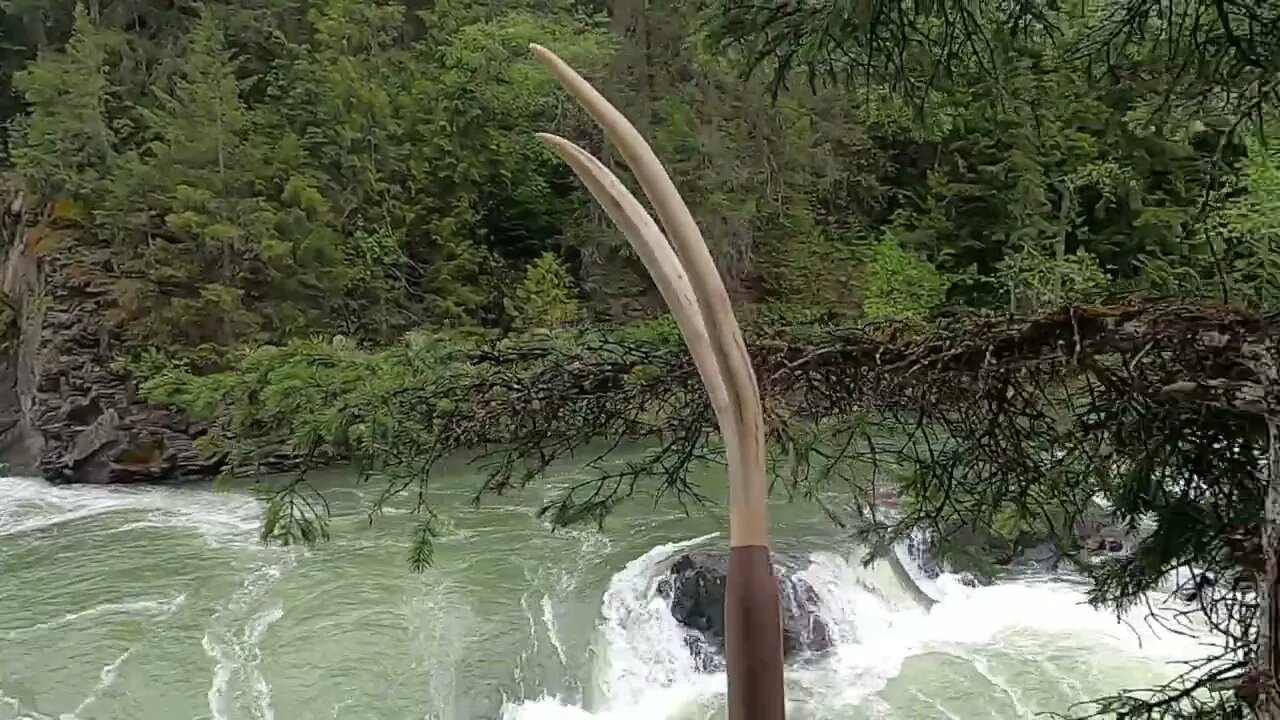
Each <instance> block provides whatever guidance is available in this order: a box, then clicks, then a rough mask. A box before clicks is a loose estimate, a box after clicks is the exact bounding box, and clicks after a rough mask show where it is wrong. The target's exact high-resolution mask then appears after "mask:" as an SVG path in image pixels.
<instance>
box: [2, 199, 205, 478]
mask: <svg viewBox="0 0 1280 720" xmlns="http://www.w3.org/2000/svg"><path fill="white" fill-rule="evenodd" d="M6 195H7V197H6V198H5V202H4V205H3V209H2V210H0V237H2V238H3V240H4V242H5V243H6V247H7V254H6V256H5V264H4V273H3V278H2V279H0V290H3V300H4V308H3V314H4V316H5V317H4V318H3V320H4V322H3V327H2V329H0V344H2V346H0V457H3V459H4V462H5V464H6V465H7V470H6V472H8V473H9V474H23V475H29V474H38V475H41V476H43V477H44V478H46V479H48V480H50V481H52V482H59V483H68V482H82V483H129V482H158V481H170V480H184V479H194V478H206V477H210V476H211V475H213V474H216V473H217V471H218V470H219V469H220V467H221V466H222V463H223V458H222V457H220V456H218V455H210V454H206V453H204V452H201V451H200V450H199V449H198V448H197V446H196V440H197V439H198V438H199V437H200V436H201V435H202V434H203V428H202V427H200V426H199V425H198V424H195V423H193V422H191V421H190V420H189V419H188V418H186V417H184V416H183V415H182V414H181V413H179V412H175V411H171V410H164V409H159V408H154V407H150V406H148V405H147V404H146V403H144V402H142V401H141V400H140V399H139V398H138V396H137V392H136V388H135V387H134V384H133V383H132V382H131V381H130V379H129V378H127V377H126V376H125V375H124V374H123V373H121V372H119V371H118V370H116V369H114V365H115V363H116V362H117V361H118V360H119V358H120V356H121V355H122V348H121V345H120V342H119V338H118V333H117V332H116V330H115V328H114V326H113V324H112V323H111V322H110V320H109V315H108V302H109V299H108V297H107V292H108V287H107V285H106V283H104V282H102V277H103V275H102V274H101V273H100V272H99V273H94V272H85V270H86V268H88V269H90V270H92V269H94V268H92V266H91V264H88V261H87V260H86V258H84V257H78V256H77V254H76V253H72V252H65V250H66V248H65V247H63V248H59V247H58V245H57V244H56V243H54V244H48V243H46V242H45V241H46V240H47V238H49V237H51V236H57V235H58V234H62V235H64V236H67V237H74V235H73V230H72V229H69V228H59V227H57V226H58V221H57V220H56V219H54V218H52V217H51V216H50V213H49V210H48V209H46V208H31V207H27V206H26V205H25V204H24V200H23V197H22V195H21V194H20V193H16V192H9V193H6ZM73 258H74V259H73ZM102 262H107V260H105V259H104V260H103V261H102ZM97 269H98V270H101V268H97Z"/></svg>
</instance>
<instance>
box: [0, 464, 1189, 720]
mask: <svg viewBox="0 0 1280 720" xmlns="http://www.w3.org/2000/svg"><path fill="white" fill-rule="evenodd" d="M574 480H575V476H574V473H573V472H571V471H565V472H562V473H560V474H558V475H557V476H555V477H550V478H547V479H546V481H545V482H544V483H542V484H539V485H538V486H537V487H536V488H531V489H530V490H528V491H526V495H525V496H524V497H504V498H496V499H492V498H491V499H487V500H486V501H485V502H483V503H482V504H481V505H480V506H479V507H471V505H470V504H469V501H470V497H471V492H472V490H473V488H474V487H475V484H476V477H475V476H474V475H469V474H468V473H466V472H464V471H460V470H456V469H455V471H453V472H451V473H447V474H446V475H445V476H444V477H443V478H442V479H441V480H439V481H438V486H437V487H436V490H435V494H434V501H435V503H436V504H437V506H438V507H439V508H440V511H441V515H442V520H443V523H444V524H443V532H442V537H441V538H440V540H439V542H438V544H437V547H436V557H435V564H434V567H433V568H431V569H430V570H428V571H427V572H425V573H422V574H414V573H412V572H411V571H410V570H409V567H408V564H407V556H408V547H409V544H408V535H409V527H410V523H411V522H412V517H411V516H409V515H407V513H405V512H404V511H403V510H398V509H397V508H395V507H393V508H391V509H390V511H389V512H388V513H386V514H385V515H383V516H382V517H380V518H378V519H377V520H376V521H375V522H373V523H372V524H370V523H369V520H368V517H367V515H366V513H365V511H366V509H367V507H368V503H369V501H370V500H371V499H372V498H373V497H374V496H375V495H376V488H374V487H370V486H358V485H355V484H354V483H353V482H351V481H350V480H349V479H347V478H344V477H343V476H342V475H341V474H340V473H336V474H335V473H331V474H330V476H328V477H325V478H324V480H323V482H324V483H325V484H326V486H327V487H329V490H328V497H329V499H330V501H331V503H332V511H333V514H334V519H333V522H332V526H331V530H332V534H333V537H332V540H331V541H330V542H329V543H326V544H322V545H320V546H317V547H314V548H310V549H303V548H280V547H265V546H263V545H261V544H260V543H259V542H258V541H257V539H256V538H257V535H256V533H257V530H258V526H259V523H260V519H261V515H262V508H261V505H260V503H259V502H258V501H257V500H255V499H254V498H253V496H252V495H251V494H250V493H249V492H248V491H247V489H245V488H237V487H231V488H223V487H221V486H218V487H215V486H212V485H206V486H185V487H180V488H169V487H163V488H157V487H146V488H123V487H120V488H116V487H110V488H109V487H84V486H81V487H51V486H49V485H47V484H46V483H44V482H41V481H38V480H32V479H25V478H7V479H0V720H18V719H23V720H26V719H37V718H38V719H41V720H46V719H57V720H185V719H186V718H191V719H193V720H194V719H199V720H273V719H279V720H309V719H312V718H316V719H321V718H333V719H338V718H342V719H346V718H351V719H353V720H355V719H358V720H372V719H374V718H378V719H383V720H401V719H408V718H414V719H421V718H427V719H430V720H470V719H472V718H480V719H497V718H503V719H507V720H549V719H553V718H554V719H556V720H587V719H596V720H604V719H606V718H608V719H622V718H636V719H637V720H638V719H640V718H644V719H645V720H654V719H658V718H673V719H676V718H678V719H680V720H693V719H698V720H701V719H704V718H708V719H709V718H718V717H722V716H723V712H724V710H723V688H724V677H723V675H713V674H705V675H700V674H698V673H695V672H694V671H693V669H692V663H691V660H690V658H689V656H688V653H687V651H686V650H685V646H684V644H683V642H682V641H681V633H680V630H679V628H678V627H677V626H676V625H675V624H674V622H673V621H672V620H671V618H670V616H669V615H668V614H667V612H666V609H665V606H664V605H663V604H662V601H661V600H655V599H654V596H653V594H652V588H653V584H654V578H653V572H652V567H653V564H654V563H655V562H657V561H659V560H661V559H663V558H664V557H667V556H669V555H670V554H671V553H673V552H676V551H678V550H679V548H681V547H685V546H691V545H694V544H702V545H708V546H716V545H723V544H724V542H725V540H724V535H723V534H719V535H717V534H716V533H721V531H722V530H723V525H722V523H723V516H722V513H721V512H720V511H719V510H715V509H713V510H708V511H704V512H697V513H695V514H694V515H693V516H692V517H686V516H685V515H683V514H682V513H681V512H680V510H679V508H678V506H675V505H674V504H670V503H666V502H662V503H658V504H657V505H656V506H655V504H654V503H653V502H652V501H646V500H636V501H634V502H631V503H628V504H626V505H624V506H623V508H621V509H620V510H619V511H618V512H617V514H616V515H615V516H614V517H612V518H611V519H610V521H609V522H608V523H607V525H606V527H605V529H604V531H603V532H598V531H596V530H595V529H594V528H591V529H570V530H561V531H557V532H552V531H551V530H550V529H549V528H548V527H547V525H546V524H545V523H543V522H542V521H540V520H539V519H538V518H537V517H536V516H535V513H534V508H535V507H536V506H537V505H538V503H539V502H540V501H542V500H543V498H545V497H549V495H550V493H553V492H556V491H557V490H558V489H560V488H563V487H565V486H567V485H568V484H569V483H571V482H573V481H574ZM705 480H706V482H707V483H708V484H711V485H713V484H715V483H717V482H718V479H717V478H715V477H713V475H712V474H708V476H707V478H706V479H705ZM773 522H774V525H775V531H774V534H775V537H776V538H777V542H778V544H779V545H780V546H782V547H785V548H792V549H803V550H806V551H809V552H812V553H813V562H812V565H811V566H810V567H809V568H808V569H807V570H806V571H805V575H806V577H807V579H809V580H810V582H811V583H812V584H813V585H814V587H815V588H816V589H817V590H818V593H819V595H820V598H821V601H822V604H823V615H824V616H825V617H826V618H827V619H828V621H829V623H830V624H831V626H832V628H833V630H834V634H835V638H836V640H837V648H836V651H835V652H834V653H833V654H832V655H831V656H830V657H829V658H828V659H826V660H825V661H823V662H821V663H819V664H817V665H815V666H811V667H805V668H793V669H792V670H791V671H790V673H789V676H788V678H787V684H788V696H789V703H790V711H789V712H790V715H789V716H790V717H791V718H792V719H793V720H819V719H832V720H834V719H837V718H839V719H845V718H895V719H896V718H930V719H932V718H965V719H968V718H1025V717H1032V716H1033V715H1034V714H1035V713H1037V712H1041V711H1047V710H1064V709H1066V708H1067V707H1068V706H1070V705H1071V704H1072V703H1075V702H1078V701H1082V700H1085V699H1088V698H1090V697H1094V696H1097V695H1099V694H1103V693H1107V692H1112V691H1115V690H1118V689H1120V688H1123V687H1142V686H1147V685H1150V684H1151V683H1153V682H1157V681H1160V680H1163V679H1167V678H1168V677H1170V676H1171V675H1172V674H1173V673H1174V672H1175V670H1176V666H1174V665H1172V664H1171V663H1172V662H1173V661H1176V660H1185V659H1189V658H1193V657H1196V656H1197V655H1198V654H1199V653H1198V645H1197V643H1196V641H1194V640H1192V639H1190V638H1186V637H1181V636H1177V635H1170V634H1167V633H1165V634H1160V635H1157V634H1155V633H1154V632H1153V631H1152V630H1151V628H1150V627H1149V624H1148V623H1145V622H1143V621H1142V619H1141V618H1137V617H1135V618H1131V619H1129V622H1127V623H1122V622H1118V621H1117V619H1116V618H1115V617H1114V616H1112V615H1110V614H1108V613H1105V612H1099V611H1095V610H1092V609H1090V608H1088V607H1086V606H1084V605H1083V604H1082V600H1083V595H1082V592H1081V587H1080V586H1079V585H1078V584H1076V583H1073V582H1071V581H1070V579H1063V578H1058V579H1054V578H1024V579H1021V580H1018V581H1010V582H1003V583H997V584H995V585H991V586H987V587H980V588H969V587H965V586H963V585H962V584H961V583H959V582H958V581H956V580H955V579H954V578H951V577H949V576H946V575H944V576H942V577H940V578H938V579H936V580H934V581H925V589H926V590H927V591H928V593H929V594H930V595H933V596H934V597H935V598H937V599H938V600H940V602H938V603H937V604H936V605H934V606H933V607H932V609H930V610H925V609H924V608H923V607H921V606H920V605H919V604H918V603H917V601H916V600H915V599H914V596H913V595H912V594H911V593H909V592H907V589H906V588H904V587H903V585H902V584H901V583H900V582H899V581H898V580H897V579H896V578H897V577H898V576H895V574H894V573H893V572H891V571H890V569H889V568H888V567H886V566H885V565H883V564H877V565H873V566H872V567H870V568H864V567H862V565H861V563H859V562H858V558H859V557H860V555H859V550H858V548H857V547H856V546H854V545H853V544H851V543H850V542H849V541H848V540H847V539H846V538H845V536H844V535H843V534H842V533H841V532H840V531H839V530H838V529H837V528H835V527H834V526H833V525H832V524H831V523H830V521H828V520H826V519H825V518H824V516H823V514H822V513H821V512H820V511H819V510H818V509H817V508H816V507H812V506H810V505H808V504H805V503H801V502H790V503H789V502H785V501H784V500H782V499H779V500H778V501H777V502H775V503H774V509H773Z"/></svg>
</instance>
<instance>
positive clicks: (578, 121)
mask: <svg viewBox="0 0 1280 720" xmlns="http://www.w3.org/2000/svg"><path fill="white" fill-rule="evenodd" d="M721 12H723V10H722V9H721V8H719V7H717V6H714V5H709V4H707V3H705V2H680V3H674V2H671V3H667V2H663V1H661V0H658V1H656V2H650V3H640V2H628V1H627V0H617V1H616V2H613V3H611V4H600V3H595V4H593V3H589V2H587V3H573V2H562V3H558V4H557V3H527V4H522V3H492V4H488V3H483V2H478V3H477V2H472V3H455V2H438V3H412V2H411V3H395V2H388V3H378V2H354V1H347V0H316V1H310V2H303V1H301V0H298V1H293V0H255V1H254V2H247V3H234V4H226V5H223V4H219V3H182V2H176V3H175V2H165V1H159V0H156V1H154V2H148V1H147V0H120V1H117V2H111V1H110V0H103V1H101V2H94V3H89V4H87V5H81V6H76V5H74V4H73V3H71V2H69V1H67V2H34V1H32V2H27V1H26V0H11V1H10V2H8V3H7V4H6V7H5V11H4V15H3V32H4V36H3V37H4V42H5V45H6V52H5V54H4V57H5V63H6V66H5V67H4V68H3V69H2V72H3V77H2V78H0V103H2V104H0V108H2V110H0V112H2V114H3V116H4V119H5V121H6V122H5V131H4V136H3V146H2V147H3V157H4V158H5V162H6V165H7V166H8V168H9V172H10V175H11V176H12V177H13V178H14V180H15V182H16V183H19V184H20V185H21V187H23V188H25V189H26V190H27V192H28V193H29V194H31V195H33V196H35V197H38V198H40V199H41V200H43V201H45V202H53V203H54V210H53V213H54V215H55V217H59V218H65V219H67V220H69V221H71V222H70V223H69V224H68V223H64V224H63V225H62V226H61V227H63V228H66V227H68V225H69V226H70V227H72V228H73V230H71V231H67V230H65V229H64V230H62V231H60V232H53V231H48V232H40V233H34V235H36V237H32V238H31V239H30V242H31V243H36V244H38V245H39V250H40V252H42V253H58V254H60V255H62V256H65V257H68V258H74V260H75V262H76V263H77V264H78V267H79V269H80V271H81V272H82V273H83V276H84V277H85V278H86V281H87V282H90V283H92V284H93V285H94V287H96V288H100V289H103V290H106V291H109V293H110V297H111V299H112V304H113V307H114V308H115V311H116V314H117V318H116V321H117V322H118V323H119V326H120V327H121V328H122V330H123V331H124V332H125V333H126V335H127V337H128V339H129V347H130V356H131V359H136V357H138V356H140V355H141V354H143V351H144V350H150V351H153V352H156V353H161V354H163V355H164V356H166V357H172V356H177V355H181V356H189V357H198V356H202V355H203V356H204V357H205V359H206V360H208V359H209V358H213V357H222V358H225V357H227V355H226V354H225V353H222V352H219V351H217V350H215V349H214V348H219V347H221V348H225V347H244V346H254V345H261V344H265V343H282V342H288V341H291V340H297V339H303V338H309V337H312V336H315V335H332V334H341V335H343V336H346V337H348V338H351V339H353V340H354V341H356V342H360V343H372V344H387V343H392V342H395V341H397V340H398V339H399V338H401V337H402V336H403V335H404V333H406V332H408V331H411V330H421V329H440V328H486V329H499V330H502V331H510V330H512V329H520V328H527V327H535V326H555V325H560V324H565V323H572V322H578V321H582V320H619V319H635V318H644V317H652V316H654V315H656V314H657V313H659V312H660V309H661V308H660V306H659V305H658V303H657V302H656V296H655V293H653V292H652V289H651V287H650V286H649V283H648V281H647V279H645V277H644V274H643V272H642V268H640V266H639V264H638V263H637V262H636V261H635V259H634V258H633V257H632V256H631V255H630V252H629V251H628V250H627V249H626V246H625V243H624V242H623V241H622V240H621V238H620V236H619V235H618V234H617V233H616V232H615V231H614V230H613V229H612V228H611V227H609V226H608V224H607V221H606V219H604V218H603V217H602V216H601V215H600V213H599V212H598V211H596V210H595V208H594V206H593V205H592V203H590V202H588V200H589V198H587V197H586V196H585V195H584V193H583V192H582V190H581V189H580V188H579V186H578V185H577V184H576V183H575V182H572V181H571V178H570V176H569V175H568V174H567V171H566V170H565V169H564V168H563V167H562V166H561V165H560V164H559V163H558V162H557V161H556V160H555V159H554V158H553V157H552V156H551V155H550V153H548V152H546V151H545V150H544V149H543V148H542V147H540V145H539V144H538V142H537V141H536V140H535V139H534V138H533V137H532V133H533V132H535V131H539V130H545V129H548V128H550V129H554V130H556V131H557V132H559V133H561V134H564V135H566V136H568V137H571V138H574V139H576V140H578V141H580V142H582V143H583V144H584V145H585V146H587V147H588V148H590V149H592V150H593V151H596V152H600V153H606V154H607V151H606V150H605V148H604V147H603V142H602V139H601V137H600V134H599V133H598V131H596V130H595V128H594V127H592V126H591V125H590V124H588V123H586V122H584V119H583V117H582V116H581V114H580V113H579V112H578V111H577V110H576V108H574V107H573V106H572V105H571V104H569V103H566V102H565V99H564V98H563V96H562V95H561V94H559V93H558V92H557V91H556V88H555V86H554V85H553V82H552V81H551V80H550V79H549V78H548V77H546V76H545V73H542V72H540V71H539V70H538V69H536V68H535V67H534V66H533V65H532V64H531V61H530V60H529V58H528V57H527V50H526V47H527V44H528V43H529V42H531V41H535V40H536V41H539V42H542V43H544V44H546V45H548V46H550V47H553V48H554V49H555V50H556V51H557V52H559V53H561V54H562V55H564V56H565V57H566V58H568V59H569V60H570V61H571V62H572V63H574V64H575V65H576V66H577V67H579V68H580V69H581V70H582V71H584V72H585V73H586V74H588V75H589V76H590V77H591V78H592V79H593V80H594V81H596V82H597V83H598V84H599V85H600V86H601V87H602V88H603V89H604V91H605V92H606V94H607V95H608V96H610V97H611V98H613V99H614V100H615V102H616V103H617V104H619V105H620V106H621V107H622V108H623V109H624V110H625V111H626V112H628V114H629V115H630V116H631V117H633V118H634V119H635V120H636V122H637V123H638V124H639V125H640V126H641V127H642V129H643V130H644V132H646V133H647V134H648V135H649V136H650V137H651V138H652V139H653V142H654V145H655V147H656V149H657V151H658V153H659V155H660V156H661V157H663V158H664V159H666V160H667V161H668V162H669V163H670V165H671V167H672V172H673V175H674V176H675V177H677V178H679V180H680V184H681V187H682V189H683V191H684V192H685V194H686V197H687V198H688V199H689V202H690V204H691V206H692V207H693V209H694V212H695V214H696V215H697V217H698V218H699V220H700V222H701V223H702V225H703V228H704V231H705V233H706V235H707V236H708V237H709V239H710V241H711V242H712V243H713V245H714V252H715V255H716V257H717V260H718V262H719V264H720V266H721V267H722V269H723V272H724V273H725V275H726V279H727V281H728V282H729V284H730V286H731V288H732V292H733V293H734V294H735V296H736V299H737V302H738V303H739V304H740V306H743V307H747V308H749V310H747V311H744V312H745V313H746V314H748V315H749V316H751V317H752V318H755V319H759V320H761V321H763V322H767V323H777V322H788V323H795V322H805V323H808V322H815V321H823V320H844V319H850V318H867V319H884V318H904V317H906V318H918V319H927V318H928V317H930V316H931V315H933V314H935V313H936V312H938V311H941V310H948V309H954V308H955V307H957V306H975V307H986V308H1009V309H1013V310H1019V311H1025V310H1036V309H1039V308H1044V307H1049V306H1054V305H1059V304H1062V303H1066V302H1094V301H1099V300H1103V299H1116V298H1124V297H1133V296H1135V295H1138V296H1146V297H1151V296H1160V297H1168V296H1176V297H1179V298H1195V299H1203V300H1205V301H1214V302H1220V303H1221V302H1226V303H1241V304H1247V305H1250V306H1255V307H1259V306H1266V305H1268V304H1271V303H1274V302H1275V301H1276V298H1277V297H1280V256H1277V254H1276V252H1275V249H1274V244H1275V237H1276V234H1277V232H1278V231H1280V210H1277V208H1280V173H1278V172H1277V167H1278V165H1277V162H1278V158H1280V155H1277V154H1276V152H1275V151H1272V150H1268V149H1267V147H1266V146H1265V144H1263V143H1262V142H1261V138H1262V136H1261V135H1260V134H1259V130H1260V129H1261V121H1263V120H1265V112H1264V111H1265V107H1264V106H1263V105H1257V106H1249V107H1242V106H1241V105H1240V104H1239V103H1225V102H1218V103H1215V102H1207V101H1205V100H1204V98H1203V97H1201V98H1200V99H1199V100H1198V101H1196V102H1190V101H1180V100H1179V99H1178V98H1172V97H1171V95H1170V91H1169V85H1170V83H1169V82H1168V81H1167V79H1165V78H1161V77H1160V76H1159V74H1158V73H1157V72H1156V71H1155V70H1153V69H1151V68H1148V67H1146V66H1145V65H1146V64H1147V61H1146V59H1144V58H1142V57H1140V56H1137V57H1134V58H1131V60H1130V61H1129V62H1128V63H1127V65H1128V66H1127V67H1121V68H1119V69H1116V70H1113V71H1112V73H1111V75H1110V76H1109V77H1104V78H1102V79H1101V80H1100V79H1099V78H1097V77H1094V76H1091V75H1089V74H1087V73H1084V72H1082V71H1081V69H1080V66H1079V65H1078V64H1075V63H1072V62H1070V61H1069V59H1068V58H1066V57H1065V52H1066V51H1065V50H1058V49H1056V48H1055V47H1054V46H1052V45H1047V44H1037V43H1014V42H1006V43H1005V46H1004V47H1000V48H998V49H997V50H993V55H992V57H993V58H994V59H995V60H997V61H998V62H999V63H1000V67H999V73H998V76H997V75H994V74H993V73H992V68H990V67H987V63H982V62H973V61H968V62H966V61H964V60H963V59H961V60H957V61H955V63H954V64H953V65H952V66H949V67H948V68H947V69H946V72H945V74H942V73H939V72H938V70H937V68H934V70H933V71H932V74H933V75H936V76H938V77H944V78H945V82H941V83H938V82H934V83H932V88H933V90H932V92H931V96H930V98H929V100H928V102H927V103H924V102H920V101H919V98H917V97H915V96H914V95H912V94H911V93H906V92H901V91H900V90H899V89H898V88H896V87H895V86H894V85H892V84H891V83H888V82H879V83H878V82H874V81H871V78H870V77H868V78H867V81H864V82H860V83H856V84H849V83H837V82H834V81H819V82H817V83H816V84H814V85H812V86H810V85H806V84H805V83H803V82H798V83H791V84H790V85H789V86H788V87H787V88H784V89H779V88H778V87H777V86H775V84H774V83H773V82H772V80H773V78H771V77H769V76H768V75H767V74H766V73H756V74H755V75H754V76H752V77H751V78H745V77H744V74H743V72H742V69H743V66H744V62H743V59H742V57H740V56H738V55H735V54H734V53H730V52H725V51H724V49H723V46H722V44H720V43H716V42H713V40H714V38H710V37H709V32H708V28H709V27H712V26H713V21H714V20H715V17H714V16H715V14H716V13H721ZM1067 19H1068V20H1071V18H1070V17H1068V18H1067ZM1087 19H1088V18H1086V17H1081V18H1080V19H1079V22H1078V23H1077V24H1079V25H1080V26H1081V27H1082V28H1083V27H1084V26H1085V25H1086V24H1087V23H1086V21H1087ZM1065 27H1066V28H1067V29H1068V31H1070V28H1071V27H1072V25H1071V23H1070V22H1068V23H1066V25H1065ZM1082 32H1083V30H1082ZM923 67H924V66H922V68H923ZM796 75H797V77H799V75H800V74H799V73H798V72H797V73H796ZM775 91H776V92H777V94H776V96H775ZM1242 118H1243V120H1244V121H1242ZM202 349H203V350H202Z"/></svg>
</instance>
